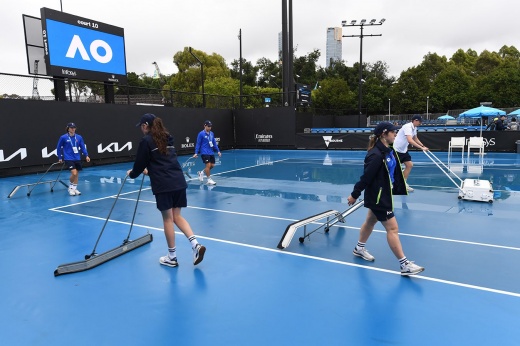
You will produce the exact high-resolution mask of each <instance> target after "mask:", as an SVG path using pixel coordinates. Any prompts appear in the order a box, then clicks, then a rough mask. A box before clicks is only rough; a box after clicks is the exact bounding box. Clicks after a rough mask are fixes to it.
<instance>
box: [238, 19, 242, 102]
mask: <svg viewBox="0 0 520 346" xmlns="http://www.w3.org/2000/svg"><path fill="white" fill-rule="evenodd" d="M238 40H239V41H240V64H239V69H240V95H239V96H238V99H239V107H240V109H242V29H240V30H239V31H238Z"/></svg>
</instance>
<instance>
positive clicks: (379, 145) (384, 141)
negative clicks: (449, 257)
mask: <svg viewBox="0 0 520 346" xmlns="http://www.w3.org/2000/svg"><path fill="white" fill-rule="evenodd" d="M396 130H397V128H396V127H395V126H394V125H392V124H391V123H389V122H381V123H379V124H378V125H377V126H376V128H375V129H374V134H373V135H371V136H370V141H369V143H368V152H367V155H366V157H365V163H364V171H363V175H362V176H361V178H360V180H359V181H358V182H357V183H356V184H355V185H354V189H353V190H352V192H351V194H350V196H349V197H348V204H349V205H352V204H354V203H355V202H356V200H357V199H358V198H359V196H360V195H361V192H362V191H365V196H364V206H365V207H366V208H368V214H367V217H366V219H365V222H364V223H363V225H362V226H361V229H360V232H359V241H358V243H357V245H356V247H355V248H354V250H353V254H354V255H355V256H358V257H361V258H363V259H364V260H366V261H374V260H375V258H374V256H372V255H371V254H370V253H369V252H368V251H367V249H366V248H365V244H366V242H367V241H368V238H369V237H370V234H371V233H372V231H373V230H374V226H375V224H376V223H377V222H378V221H379V222H381V224H382V225H383V227H384V228H385V230H386V234H387V241H388V245H389V246H390V249H391V250H392V252H393V253H394V255H395V257H397V259H398V260H399V264H400V266H401V275H414V274H418V273H420V272H422V271H423V270H424V268H423V267H420V266H418V265H416V264H415V263H413V262H412V261H409V260H408V259H407V258H406V256H405V255H404V252H403V248H402V246H401V241H400V240H399V226H398V224H397V220H396V218H395V215H394V204H393V195H394V194H396V195H407V194H408V193H407V189H406V181H405V179H404V175H403V171H402V170H401V163H400V162H399V156H398V155H397V153H396V151H395V150H394V148H393V147H392V144H393V143H394V140H395V137H396Z"/></svg>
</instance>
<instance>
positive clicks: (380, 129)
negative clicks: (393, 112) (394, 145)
mask: <svg viewBox="0 0 520 346" xmlns="http://www.w3.org/2000/svg"><path fill="white" fill-rule="evenodd" d="M389 131H397V127H395V126H394V125H393V124H392V123H389V122H388V121H382V122H380V123H379V124H377V126H376V128H375V129H374V134H375V135H376V136H379V135H382V134H383V133H384V132H389Z"/></svg>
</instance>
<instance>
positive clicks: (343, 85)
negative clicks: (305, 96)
mask: <svg viewBox="0 0 520 346" xmlns="http://www.w3.org/2000/svg"><path fill="white" fill-rule="evenodd" d="M355 97H356V96H355V94H354V93H353V92H352V91H351V90H350V88H349V86H348V84H347V82H346V81H344V80H343V79H341V78H330V79H324V80H322V81H320V88H318V89H317V90H314V91H313V92H312V103H313V107H314V108H315V109H323V110H332V109H337V110H345V109H354V108H355V101H354V100H355Z"/></svg>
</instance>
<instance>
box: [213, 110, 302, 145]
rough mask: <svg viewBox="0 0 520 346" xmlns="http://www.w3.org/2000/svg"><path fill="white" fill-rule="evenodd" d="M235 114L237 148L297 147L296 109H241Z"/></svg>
mask: <svg viewBox="0 0 520 346" xmlns="http://www.w3.org/2000/svg"><path fill="white" fill-rule="evenodd" d="M234 113H235V126H236V129H235V133H236V146H237V147H241V148H255V147H260V148H269V147H273V148H274V147H290V148H294V147H295V134H296V116H295V110H294V108H293V109H291V108H289V107H276V108H259V109H239V110H235V111H234ZM217 135H218V134H217Z"/></svg>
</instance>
